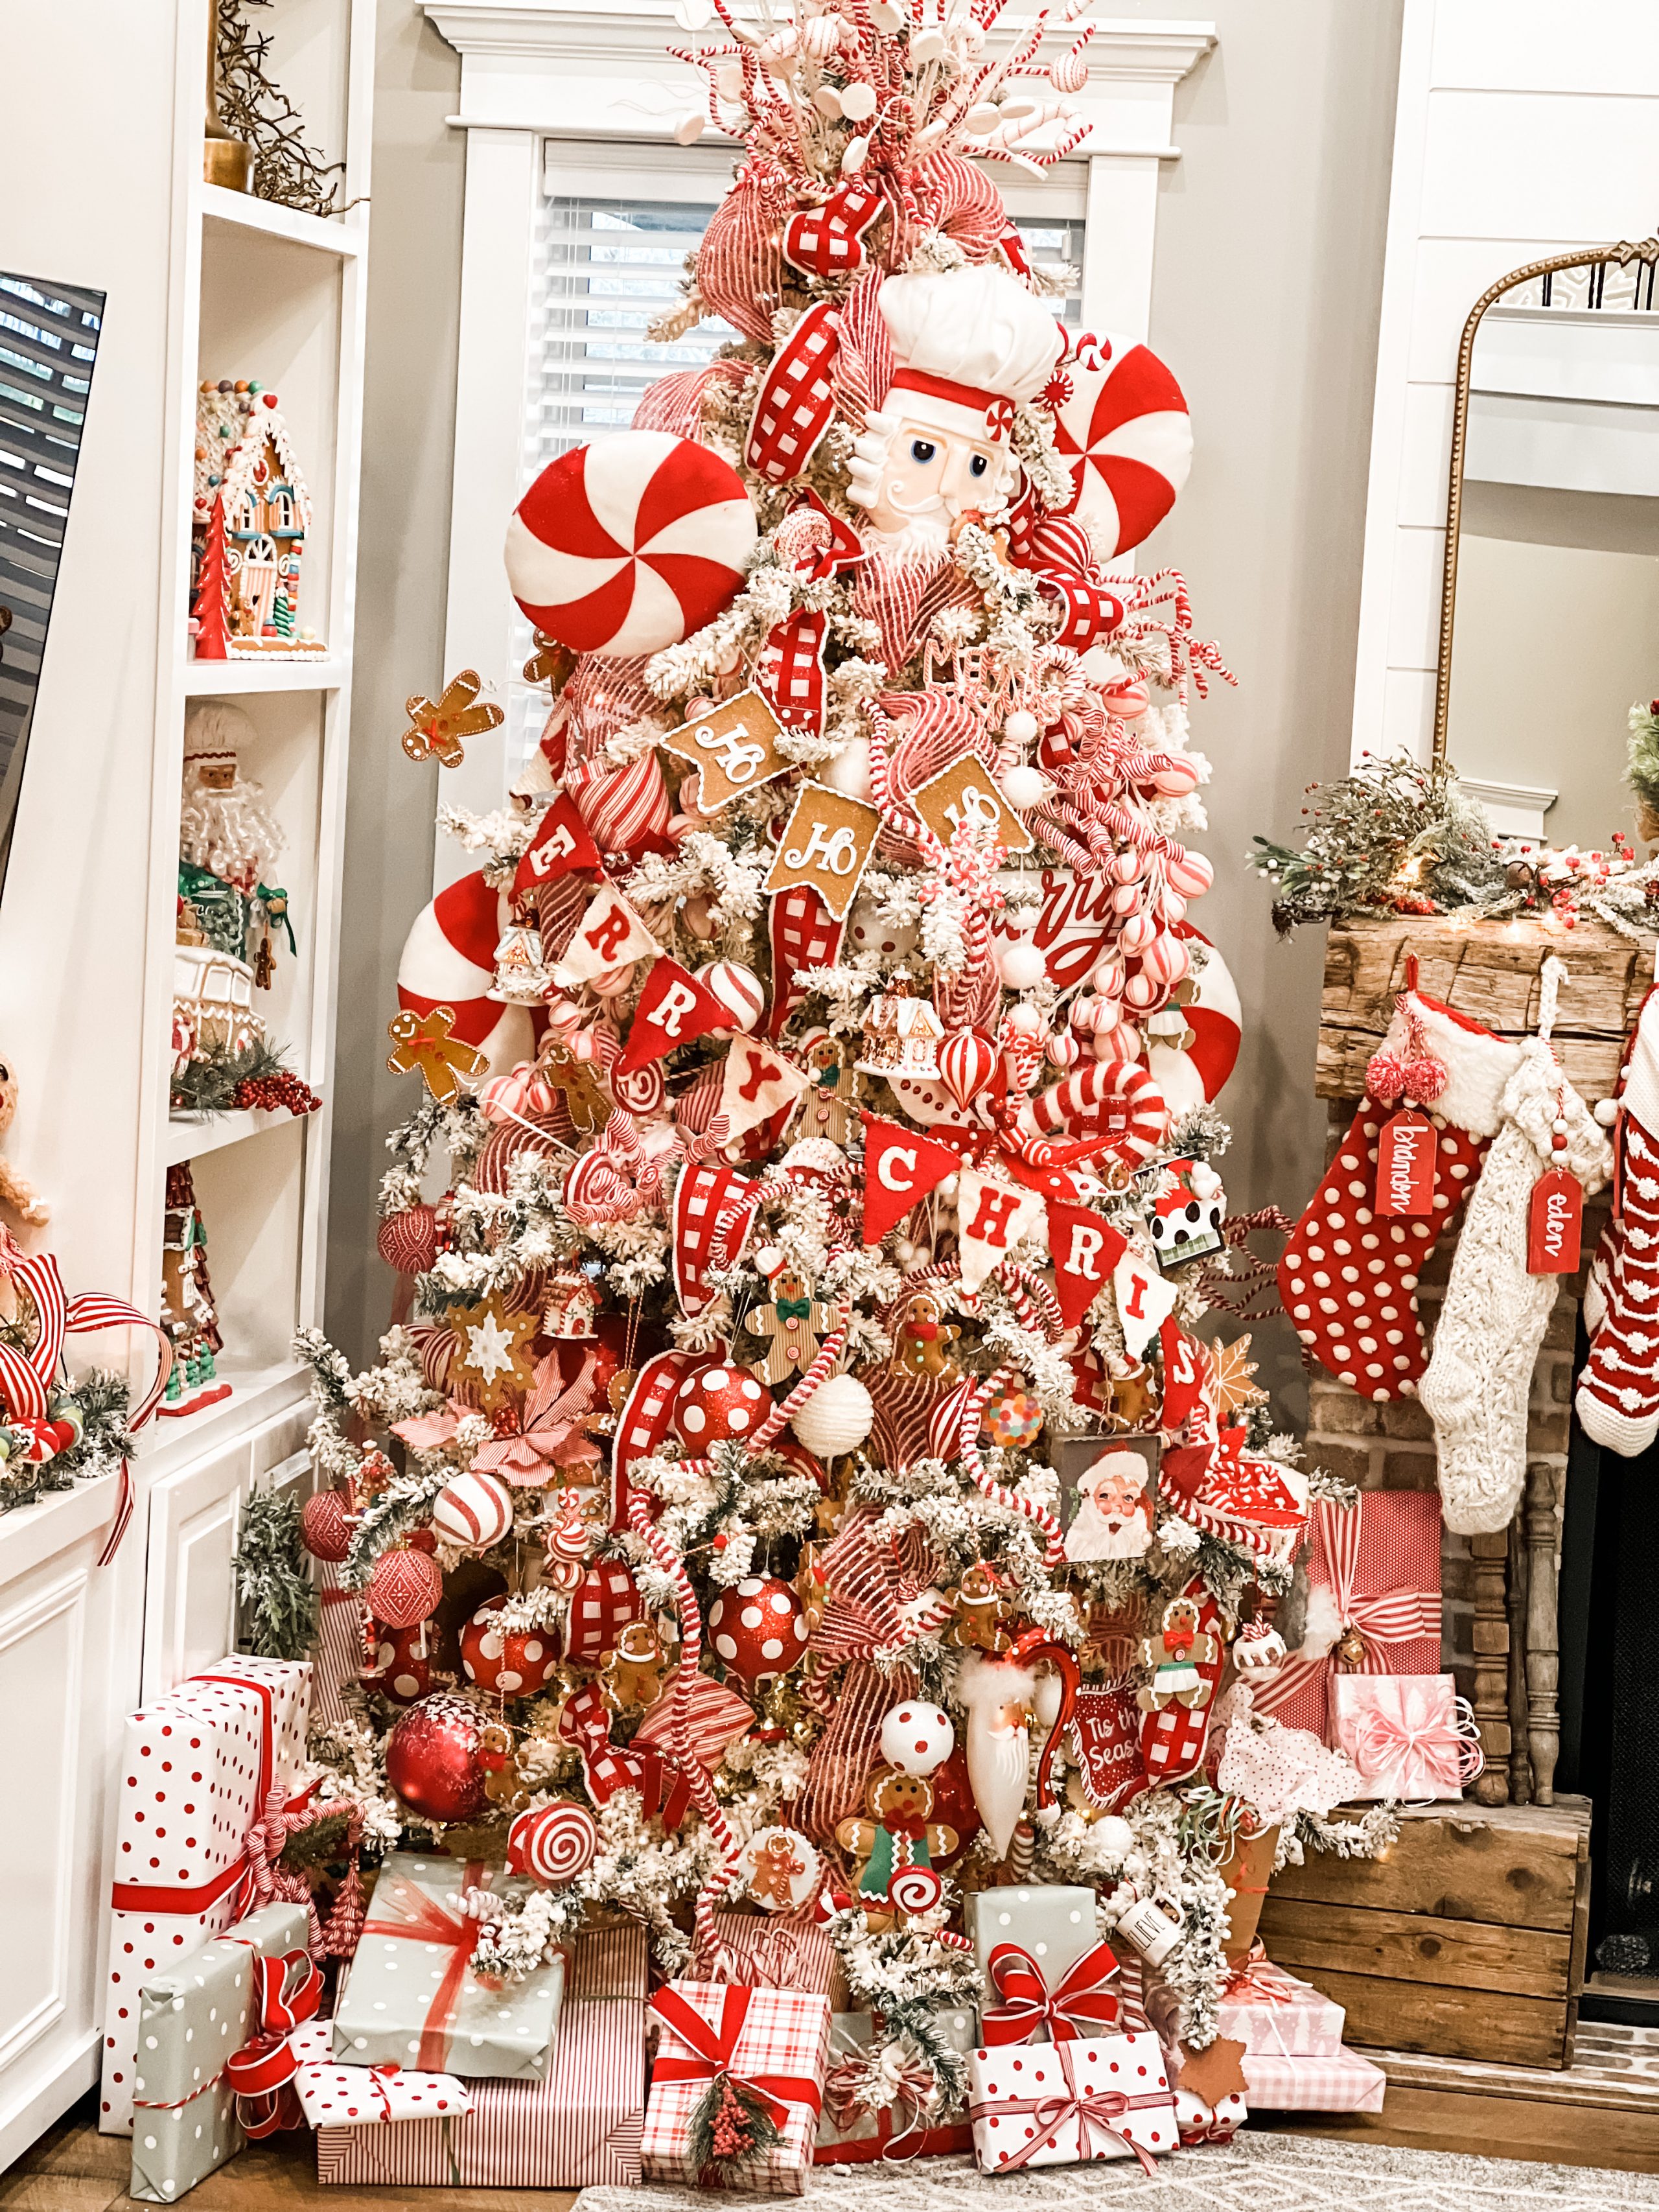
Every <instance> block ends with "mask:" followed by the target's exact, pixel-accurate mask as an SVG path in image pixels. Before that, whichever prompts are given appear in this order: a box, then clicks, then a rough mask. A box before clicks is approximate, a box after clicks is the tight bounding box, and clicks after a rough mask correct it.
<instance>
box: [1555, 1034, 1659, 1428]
mask: <svg viewBox="0 0 1659 2212" xmlns="http://www.w3.org/2000/svg"><path fill="white" fill-rule="evenodd" d="M1617 1143H1618V1149H1619V1154H1620V1177H1619V1211H1618V1214H1617V1216H1616V1218H1614V1219H1613V1220H1612V1221H1610V1222H1609V1223H1608V1225H1607V1228H1606V1230H1605V1231H1603V1232H1602V1237H1601V1243H1600V1245H1599V1247H1598V1248H1597V1250H1596V1255H1595V1265H1594V1267H1592V1269H1591V1272H1590V1282H1589V1289H1588V1291H1586V1294H1585V1298H1584V1322H1585V1325H1586V1327H1587V1328H1589V1332H1590V1351H1589V1360H1588V1361H1587V1362H1586V1364H1585V1366H1584V1370H1583V1374H1582V1375H1581V1376H1579V1378H1578V1389H1577V1394H1576V1397H1575V1403H1576V1405H1577V1412H1578V1419H1579V1422H1580V1424H1581V1425H1582V1426H1583V1430H1584V1433H1585V1434H1586V1435H1587V1436H1589V1437H1594V1439H1595V1442H1596V1443H1598V1444H1605V1445H1606V1446H1607V1449H1609V1450H1610V1451H1616V1452H1619V1453H1620V1454H1621V1455H1624V1456H1625V1457H1626V1458H1630V1457H1632V1456H1633V1455H1635V1454H1636V1453H1638V1452H1641V1451H1645V1450H1646V1449H1647V1448H1648V1446H1649V1445H1650V1443H1653V1442H1654V1440H1655V1438H1656V1437H1659V991H1653V992H1650V994H1648V998H1647V1000H1646V1003H1645V1004H1644V1006H1643V1008H1642V1012H1641V1015H1640V1018H1639V1019H1638V1022H1637V1024H1636V1034H1635V1036H1633V1037H1632V1040H1631V1047H1630V1050H1629V1052H1628V1054H1626V1066H1625V1070H1624V1074H1623V1079H1622V1081H1621V1085H1620V1115H1619V1131H1618V1138H1617Z"/></svg>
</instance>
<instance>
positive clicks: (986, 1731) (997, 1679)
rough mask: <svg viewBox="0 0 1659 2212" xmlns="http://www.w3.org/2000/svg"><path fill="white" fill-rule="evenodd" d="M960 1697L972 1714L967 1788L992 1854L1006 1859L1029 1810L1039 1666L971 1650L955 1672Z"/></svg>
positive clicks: (969, 1721) (959, 1702) (970, 1719)
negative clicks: (1032, 1720) (972, 1797)
mask: <svg viewBox="0 0 1659 2212" xmlns="http://www.w3.org/2000/svg"><path fill="white" fill-rule="evenodd" d="M957 1702H958V1704H959V1705H961V1706H962V1707H963V1711H965V1713H966V1714H967V1716H968V1784H969V1788H970V1789H971V1790H972V1791H973V1793H974V1803H975V1806H976V1807H977V1808H978V1809H979V1816H980V1818H981V1820H983V1821H984V1823H985V1827H986V1832H987V1835H988V1836H989V1837H990V1839H991V1850H992V1853H993V1855H994V1857H997V1858H999V1859H1000V1858H1004V1857H1006V1856H1007V1851H1008V1846H1009V1844H1010V1843H1012V1840H1013V1834H1014V1830H1015V1827H1016V1826H1018V1821H1019V1816H1020V1814H1022V1813H1023V1812H1024V1809H1025V1791H1026V1785H1027V1784H1028V1782H1029V1781H1030V1771H1031V1711H1032V1708H1033V1706H1034V1705H1035V1704H1036V1668H1035V1667H1030V1666H1026V1665H1025V1664H1024V1663H1023V1662H1021V1661H1019V1660H1018V1659H1013V1658H1007V1659H1003V1658H989V1657H987V1656H982V1655H981V1654H980V1653H978V1652H975V1653H972V1654H970V1655H969V1657H968V1658H967V1659H965V1660H964V1661H963V1664H962V1669H961V1672H960V1673H959V1674H957Z"/></svg>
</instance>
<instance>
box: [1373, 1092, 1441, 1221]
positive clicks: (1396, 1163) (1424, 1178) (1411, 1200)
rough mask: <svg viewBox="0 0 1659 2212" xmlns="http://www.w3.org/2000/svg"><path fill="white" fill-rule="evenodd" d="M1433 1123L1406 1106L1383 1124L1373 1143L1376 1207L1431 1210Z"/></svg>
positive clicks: (1407, 1211)
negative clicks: (1375, 1143) (1377, 1138)
mask: <svg viewBox="0 0 1659 2212" xmlns="http://www.w3.org/2000/svg"><path fill="white" fill-rule="evenodd" d="M1436 1150H1437V1146H1436V1139H1435V1133H1434V1125H1433V1124H1432V1122H1431V1121H1430V1120H1429V1119H1428V1116H1427V1115H1424V1114H1418V1113H1414V1112H1413V1111H1411V1110H1409V1109H1408V1110H1407V1112H1405V1113H1403V1114H1396V1115H1395V1116H1394V1119H1393V1120H1392V1121H1387V1122H1385V1123H1384V1124H1383V1134H1382V1136H1381V1138H1380V1139H1379V1140H1378V1143H1377V1147H1376V1211H1377V1212H1379V1213H1396V1214H1425V1213H1432V1212H1434V1168H1435V1152H1436Z"/></svg>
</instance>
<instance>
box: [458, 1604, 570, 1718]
mask: <svg viewBox="0 0 1659 2212" xmlns="http://www.w3.org/2000/svg"><path fill="white" fill-rule="evenodd" d="M500 1610H501V1608H500V1606H499V1605H498V1604H497V1605H486V1606H481V1607H479V1608H478V1610H477V1613H474V1614H473V1616H472V1618H471V1620H469V1621H468V1622H467V1624H466V1626H465V1628H463V1629H462V1631H461V1666H462V1668H463V1670H464V1672H465V1675H466V1679H467V1680H468V1681H469V1682H476V1683H477V1686H478V1687H479V1688H480V1689H481V1690H494V1691H495V1692H497V1694H498V1695H500V1696H501V1697H503V1698H533V1697H534V1696H535V1694H536V1692H538V1690H544V1689H545V1688H546V1687H547V1685H548V1684H549V1682H550V1681H551V1680H552V1679H553V1672H554V1669H555V1668H556V1667H557V1665H558V1663H559V1639H558V1637H557V1635H556V1633H555V1632H554V1631H553V1630H552V1629H550V1628H528V1629H525V1628H515V1629H503V1628H502V1627H501V1625H500V1622H499V1620H498V1619H497V1615H498V1613H499V1612H500Z"/></svg>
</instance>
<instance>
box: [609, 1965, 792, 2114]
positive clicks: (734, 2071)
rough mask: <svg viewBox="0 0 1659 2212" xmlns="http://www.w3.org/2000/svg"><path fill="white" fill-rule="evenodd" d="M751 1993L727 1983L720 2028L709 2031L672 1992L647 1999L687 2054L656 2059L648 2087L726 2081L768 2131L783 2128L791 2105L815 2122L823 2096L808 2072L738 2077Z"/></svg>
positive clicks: (703, 2020)
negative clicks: (756, 2106) (762, 2115)
mask: <svg viewBox="0 0 1659 2212" xmlns="http://www.w3.org/2000/svg"><path fill="white" fill-rule="evenodd" d="M754 1994H755V1992H754V1991H753V1990H750V1989H744V1988H742V1987H740V1986H739V1985H738V1984H728V1985H727V1987H726V1990H725V1993H724V1996H723V1997H722V1999H721V2003H720V2026H719V2027H714V2026H712V2025H711V2023H710V2022H709V2021H706V2020H705V2019H704V2018H703V2016H702V2014H701V2013H700V2012H698V2011H697V2010H696V2007H695V2006H693V2005H690V2004H688V2003H687V2002H686V2000H685V1999H684V1997H683V1996H681V1995H680V1993H679V1991H678V1990H677V1989H674V1988H668V1989H662V1990H658V1991H657V1994H656V1995H655V1996H653V1998H652V2000H651V2010H652V2011H653V2013H655V2014H656V2015H657V2017H658V2019H659V2020H660V2021H662V2023H663V2025H664V2026H665V2027H668V2028H671V2030H672V2031H673V2033H675V2035H677V2036H678V2038H679V2040H680V2041H681V2042H682V2043H683V2044H684V2045H685V2046H686V2048H687V2050H688V2051H690V2053H691V2056H690V2057H689V2058H672V2057H662V2058H659V2059H658V2061H657V2063H656V2065H655V2066H654V2067H653V2069H652V2073H651V2080H652V2082H653V2086H654V2084H656V2083H657V2082H659V2081H730V2082H731V2083H732V2085H733V2087H736V2088H739V2089H747V2090H749V2091H750V2093H751V2094H752V2095H753V2096H755V2097H756V2098H757V2099H758V2100H759V2101H760V2103H761V2104H762V2106H764V2108H765V2110H766V2112H767V2114H768V2116H769V2118H770V2120H771V2122H772V2124H773V2125H774V2127H779V2128H781V2127H783V2126H785V2125H786V2124H787V2121H788V2118H789V2113H788V2109H787V2108H788V2107H789V2106H791V2105H805V2106H806V2108H807V2110H808V2111H809V2112H811V2113H812V2114H813V2116H814V2117H815V2118H816V2116H817V2112H818V2111H819V2110H820V2108H821V2107H822V2106H823V2091H822V2090H821V2089H820V2088H819V2087H818V2085H817V2081H815V2080H814V2079H813V2078H812V2076H811V2075H810V2074H744V2073H743V2072H741V2071H740V2070H739V2069H738V2066H737V2065H736V2064H735V2063H734V2061H735V2060H736V2057H737V2055H738V2045H739V2044H740V2043H741V2042H742V2040H743V2024H744V2021H745V2020H747V2018H748V2017H749V2004H750V1998H751V1997H752V1996H754Z"/></svg>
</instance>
